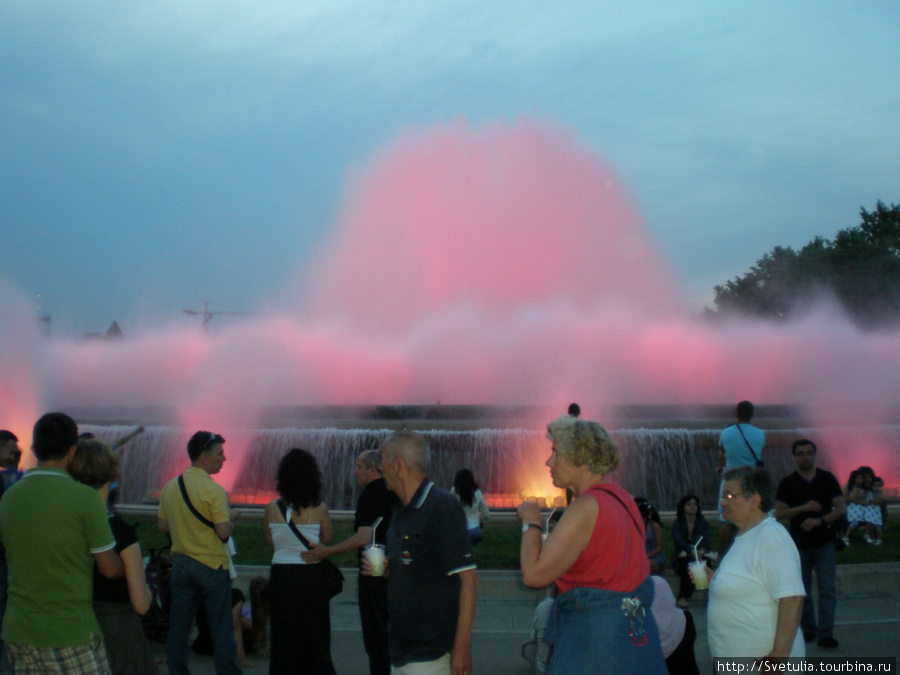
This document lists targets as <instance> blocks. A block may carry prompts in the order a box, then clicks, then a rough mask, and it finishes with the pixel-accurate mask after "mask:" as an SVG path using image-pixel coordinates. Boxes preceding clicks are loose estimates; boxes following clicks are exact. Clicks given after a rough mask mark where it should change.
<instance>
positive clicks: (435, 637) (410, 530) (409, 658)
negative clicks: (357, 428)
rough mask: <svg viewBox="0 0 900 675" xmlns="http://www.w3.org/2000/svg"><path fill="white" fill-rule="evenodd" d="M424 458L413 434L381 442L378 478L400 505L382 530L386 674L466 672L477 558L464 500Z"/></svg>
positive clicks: (427, 456) (418, 438) (424, 445)
mask: <svg viewBox="0 0 900 675" xmlns="http://www.w3.org/2000/svg"><path fill="white" fill-rule="evenodd" d="M430 464H431V451H430V449H429V447H428V443H427V442H426V441H425V439H424V438H422V437H421V436H419V435H418V434H414V433H412V432H409V431H400V432H397V433H395V434H393V435H391V436H390V437H388V438H387V439H386V440H385V442H384V443H383V444H382V446H381V468H382V473H383V474H384V479H385V481H386V482H387V486H388V489H389V490H391V491H392V492H394V493H395V494H396V495H397V496H398V497H399V498H400V502H401V503H402V506H401V508H400V509H399V510H398V511H397V512H396V513H395V514H394V519H393V521H392V523H391V527H390V528H389V530H388V532H387V560H388V571H389V576H388V614H389V616H390V625H389V627H388V631H389V638H388V645H389V651H390V657H391V666H392V668H393V670H392V672H393V673H395V675H422V674H424V673H429V674H431V673H435V674H437V673H440V674H442V675H443V674H447V675H449V674H452V675H470V673H471V672H472V623H473V622H474V620H475V601H476V597H477V594H478V572H477V571H476V567H475V556H474V554H473V553H472V543H471V540H470V539H469V534H468V532H467V531H466V517H465V514H464V513H463V510H462V506H460V503H459V500H457V499H456V498H455V497H454V496H453V495H451V494H450V493H449V492H447V491H446V490H442V489H440V488H439V487H437V486H436V485H435V484H434V483H433V482H432V481H431V479H429V478H428V470H429V468H430ZM363 567H364V574H365V573H367V572H368V571H369V570H368V565H367V564H366V563H364V565H363Z"/></svg>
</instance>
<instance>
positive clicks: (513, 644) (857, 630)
mask: <svg viewBox="0 0 900 675" xmlns="http://www.w3.org/2000/svg"><path fill="white" fill-rule="evenodd" d="M850 568H854V569H850ZM838 569H839V572H840V578H839V581H838V589H839V596H838V608H837V625H836V627H835V637H836V638H837V639H838V641H839V642H840V647H839V648H838V649H836V650H829V651H826V650H822V649H819V648H818V647H817V646H816V645H815V644H812V645H808V646H807V647H808V654H809V655H810V656H840V657H851V658H852V657H864V656H869V657H876V656H880V657H884V656H892V657H898V656H900V563H879V564H871V565H845V566H841V567H839V568H838ZM238 571H239V575H240V576H239V583H240V584H241V585H246V584H247V583H248V582H249V580H250V579H251V578H252V577H253V576H257V575H259V574H266V573H267V572H268V570H267V568H264V567H243V568H239V570H238ZM348 572H349V571H348V570H345V574H346V575H347V577H348V578H347V583H346V584H345V588H344V592H343V593H341V595H339V596H338V597H337V598H335V599H334V600H332V603H331V626H332V640H331V653H332V657H333V659H334V663H335V668H336V669H337V672H338V673H339V675H357V674H358V675H366V673H368V660H367V659H366V654H365V650H364V649H363V644H362V633H361V630H360V625H359V613H358V610H357V607H356V602H355V595H356V579H355V576H354V575H353V573H348ZM670 581H672V582H674V581H675V579H674V577H672V578H671V579H670ZM704 595H705V592H699V593H697V595H696V597H695V600H694V604H693V606H692V608H691V612H692V614H693V616H694V621H695V622H696V624H697V631H698V637H697V643H696V645H695V651H696V654H697V661H698V663H699V664H700V672H701V673H703V675H712V673H713V670H712V664H711V662H710V659H709V655H708V651H707V643H706V598H705V597H701V596H704ZM543 597H544V592H543V591H535V590H532V589H526V588H524V587H523V586H522V584H521V578H520V577H519V575H518V574H517V573H515V572H494V571H485V572H481V588H480V590H479V598H478V609H477V611H476V615H475V628H474V632H473V638H472V650H473V661H474V668H473V672H474V673H475V675H478V674H484V675H528V674H529V672H530V671H529V667H528V664H527V663H526V662H525V660H524V659H523V658H522V656H521V647H522V645H523V644H524V643H525V642H526V641H528V640H529V630H530V627H531V618H532V614H533V612H534V607H535V605H536V604H537V602H538V601H539V600H540V599H541V598H543ZM250 658H251V660H254V661H255V663H256V665H255V667H254V668H252V669H248V670H247V671H246V672H247V673H267V672H268V660H266V659H256V658H254V657H250ZM190 667H191V672H192V673H194V674H195V675H212V673H214V672H215V671H214V668H213V661H212V658H211V657H198V656H196V655H192V657H191V664H190ZM160 672H165V671H164V669H162V668H161V669H160Z"/></svg>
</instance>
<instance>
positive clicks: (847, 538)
mask: <svg viewBox="0 0 900 675" xmlns="http://www.w3.org/2000/svg"><path fill="white" fill-rule="evenodd" d="M849 545H850V537H844V546H849Z"/></svg>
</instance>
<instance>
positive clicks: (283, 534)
mask: <svg viewBox="0 0 900 675" xmlns="http://www.w3.org/2000/svg"><path fill="white" fill-rule="evenodd" d="M292 514H293V511H292V510H291V507H290V506H288V507H287V514H286V518H285V520H286V521H288V522H290V520H291V515H292ZM294 525H295V526H296V527H297V529H298V530H300V532H301V533H302V534H303V536H304V537H306V539H307V541H309V543H310V544H318V543H319V528H320V526H319V524H318V523H315V524H312V525H309V524H305V525H297V523H294ZM269 531H270V532H271V533H272V543H273V544H274V545H275V553H274V554H273V555H272V564H273V565H306V564H307V563H305V562H304V561H303V558H301V557H300V554H301V553H303V552H304V551H305V550H306V547H305V546H304V545H303V543H302V542H301V541H300V540H299V539H298V538H297V535H296V534H294V533H293V532H292V531H291V528H290V527H289V526H288V525H287V523H269Z"/></svg>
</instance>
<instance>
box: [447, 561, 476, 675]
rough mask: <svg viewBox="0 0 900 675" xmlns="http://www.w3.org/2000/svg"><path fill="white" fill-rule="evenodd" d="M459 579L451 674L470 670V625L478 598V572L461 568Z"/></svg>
mask: <svg viewBox="0 0 900 675" xmlns="http://www.w3.org/2000/svg"><path fill="white" fill-rule="evenodd" d="M459 580H460V583H461V585H460V589H459V619H458V620H457V622H456V639H455V640H454V641H453V650H452V651H451V652H450V672H451V673H452V674H453V675H469V673H471V672H472V626H473V624H474V623H475V603H476V600H477V598H478V572H477V571H476V570H474V569H471V570H463V571H462V572H460V573H459Z"/></svg>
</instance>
